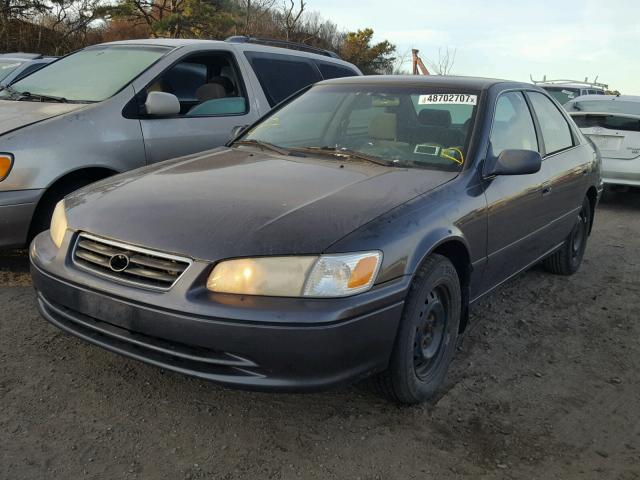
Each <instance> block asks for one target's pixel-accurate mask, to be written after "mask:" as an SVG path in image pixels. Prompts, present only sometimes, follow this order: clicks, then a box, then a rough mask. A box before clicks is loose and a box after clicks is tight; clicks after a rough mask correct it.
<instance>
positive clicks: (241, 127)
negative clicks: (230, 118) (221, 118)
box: [229, 125, 249, 141]
mask: <svg viewBox="0 0 640 480" xmlns="http://www.w3.org/2000/svg"><path fill="white" fill-rule="evenodd" d="M248 126H249V125H236V126H235V127H233V128H232V129H231V134H230V135H229V141H231V140H235V139H236V138H238V137H239V136H240V134H241V133H242V132H244V131H245V130H246V129H247V127H248Z"/></svg>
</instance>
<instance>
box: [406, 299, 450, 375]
mask: <svg viewBox="0 0 640 480" xmlns="http://www.w3.org/2000/svg"><path fill="white" fill-rule="evenodd" d="M449 305H450V302H449V294H448V291H447V290H446V289H445V288H444V287H442V286H439V287H436V288H434V289H433V290H432V291H431V292H429V294H428V295H427V297H426V299H425V302H424V304H423V305H422V306H421V308H420V311H419V312H418V322H417V325H416V329H415V335H414V340H413V367H414V370H415V373H416V376H417V377H418V378H420V379H425V378H427V377H428V376H429V375H430V373H431V371H432V370H433V367H434V366H435V365H437V364H438V362H439V360H440V357H441V356H442V354H443V352H444V350H445V349H444V345H445V344H446V339H447V325H448V323H449V312H450V308H449Z"/></svg>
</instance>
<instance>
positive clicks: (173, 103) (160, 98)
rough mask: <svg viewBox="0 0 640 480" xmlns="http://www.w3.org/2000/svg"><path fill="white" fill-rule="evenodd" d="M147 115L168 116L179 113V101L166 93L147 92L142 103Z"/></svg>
mask: <svg viewBox="0 0 640 480" xmlns="http://www.w3.org/2000/svg"><path fill="white" fill-rule="evenodd" d="M144 109H145V112H146V114H147V115H154V116H170V115H178V114H179V113H180V101H179V100H178V97H176V96H175V95H173V94H171V93H167V92H149V94H148V95H147V100H146V101H145V102H144Z"/></svg>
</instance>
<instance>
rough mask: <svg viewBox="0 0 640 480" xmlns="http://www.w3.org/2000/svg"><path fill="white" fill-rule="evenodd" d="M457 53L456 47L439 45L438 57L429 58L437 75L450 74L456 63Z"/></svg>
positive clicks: (428, 61)
mask: <svg viewBox="0 0 640 480" xmlns="http://www.w3.org/2000/svg"><path fill="white" fill-rule="evenodd" d="M456 53H457V49H456V48H450V47H444V48H443V47H438V58H437V59H435V60H430V59H428V58H427V63H428V64H429V67H431V71H432V72H433V73H434V74H436V75H450V74H451V72H452V71H453V66H454V65H455V63H456Z"/></svg>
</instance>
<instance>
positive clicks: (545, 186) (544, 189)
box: [542, 182, 551, 197]
mask: <svg viewBox="0 0 640 480" xmlns="http://www.w3.org/2000/svg"><path fill="white" fill-rule="evenodd" d="M550 193H551V183H548V182H545V183H543V184H542V196H543V197H544V196H545V195H549V194H550Z"/></svg>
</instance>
